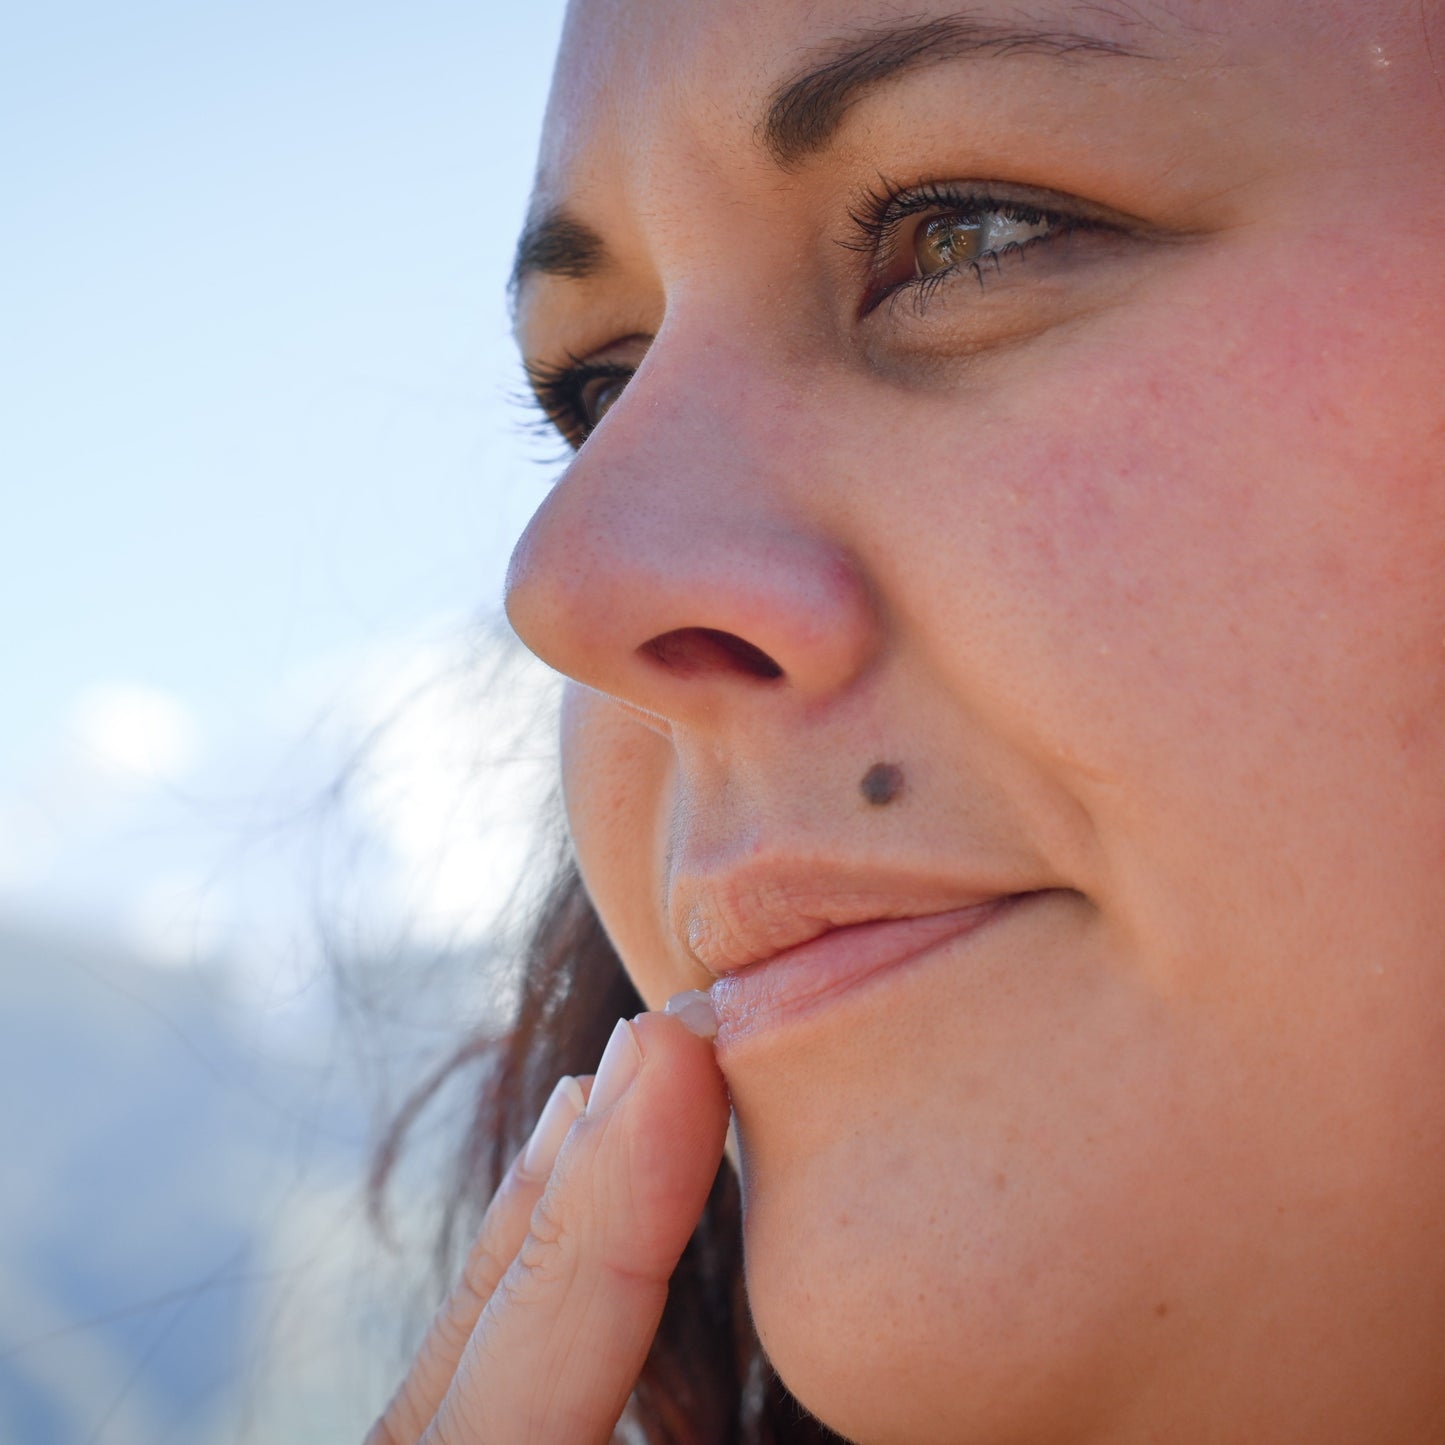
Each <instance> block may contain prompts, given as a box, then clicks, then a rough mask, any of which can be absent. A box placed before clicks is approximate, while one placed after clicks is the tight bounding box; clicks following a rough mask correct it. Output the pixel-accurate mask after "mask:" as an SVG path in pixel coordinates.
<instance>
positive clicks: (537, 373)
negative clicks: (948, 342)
mask: <svg viewBox="0 0 1445 1445" xmlns="http://www.w3.org/2000/svg"><path fill="white" fill-rule="evenodd" d="M523 370H524V371H525V372H526V375H527V385H528V387H529V388H530V389H531V401H532V403H533V404H534V405H535V406H536V407H537V408H539V409H540V410H541V412H542V416H543V419H544V422H545V424H548V425H550V426H552V427H555V428H556V430H557V431H559V432H561V434H562V438H563V440H564V441H566V442H567V444H568V445H569V446H571V447H573V448H574V449H575V448H577V447H580V446H581V445H582V443H583V442H584V441H586V440H587V436H588V433H589V432H590V431H591V430H592V427H591V425H590V424H589V422H588V420H587V407H586V405H585V401H584V398H585V394H586V390H587V387H588V386H589V385H590V384H591V383H592V382H594V381H613V380H616V381H621V382H622V383H623V384H624V385H625V384H626V382H627V380H628V379H629V378H630V377H631V375H632V373H633V371H634V370H635V368H633V367H631V366H626V365H624V364H623V363H622V362H617V361H584V360H583V359H582V358H581V357H578V356H573V355H572V354H571V352H568V353H567V360H566V361H565V362H564V363H563V364H562V365H560V366H551V365H548V364H547V363H546V362H541V361H530V362H527V363H526V364H525V366H524V367H523Z"/></svg>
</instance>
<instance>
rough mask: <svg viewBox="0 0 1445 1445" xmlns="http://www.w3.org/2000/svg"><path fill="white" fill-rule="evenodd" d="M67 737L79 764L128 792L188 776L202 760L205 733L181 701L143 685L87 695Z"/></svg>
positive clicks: (110, 686)
mask: <svg viewBox="0 0 1445 1445" xmlns="http://www.w3.org/2000/svg"><path fill="white" fill-rule="evenodd" d="M65 735H66V738H67V740H68V741H69V743H70V744H71V746H72V747H73V748H74V749H75V753H76V760H77V761H78V762H80V763H81V764H82V765H84V766H86V767H88V768H90V769H93V770H94V771H95V772H97V773H99V774H100V775H101V776H102V777H103V778H105V779H106V780H107V781H110V782H112V783H114V784H117V785H119V786H122V787H150V786H154V785H156V784H162V783H174V782H177V781H179V780H180V779H181V778H183V777H185V776H186V774H187V773H189V772H190V771H191V770H192V769H193V768H194V767H195V765H196V763H197V761H198V760H199V757H200V728H199V727H198V726H197V724H196V719H195V716H194V714H193V713H192V712H191V710H190V709H189V708H188V707H187V706H186V704H185V703H183V702H182V701H181V700H180V698H178V697H175V696H174V695H173V694H171V693H167V692H161V691H159V690H158V689H156V688H153V687H145V686H142V685H141V684H139V683H132V682H119V683H102V684H98V685H96V686H93V687H91V688H88V689H87V690H86V691H85V692H83V693H82V694H81V695H80V696H79V697H78V698H77V699H76V701H75V704H74V706H73V708H72V710H71V715H70V718H69V720H68V724H67V726H66V728H65Z"/></svg>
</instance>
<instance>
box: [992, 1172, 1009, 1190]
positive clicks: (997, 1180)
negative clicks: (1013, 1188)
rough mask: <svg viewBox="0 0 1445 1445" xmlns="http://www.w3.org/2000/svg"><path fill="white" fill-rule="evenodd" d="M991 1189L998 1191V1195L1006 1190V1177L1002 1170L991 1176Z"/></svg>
mask: <svg viewBox="0 0 1445 1445" xmlns="http://www.w3.org/2000/svg"><path fill="white" fill-rule="evenodd" d="M993 1187H994V1188H995V1189H996V1190H998V1192H999V1193H1000V1194H1002V1193H1003V1192H1004V1190H1006V1189H1007V1188H1008V1175H1007V1174H1005V1173H1004V1172H1003V1171H1002V1170H1000V1171H999V1172H998V1173H997V1174H995V1175H994V1176H993Z"/></svg>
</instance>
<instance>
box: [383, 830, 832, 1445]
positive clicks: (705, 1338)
mask: <svg viewBox="0 0 1445 1445" xmlns="http://www.w3.org/2000/svg"><path fill="white" fill-rule="evenodd" d="M522 963H523V976H522V985H521V988H520V990H519V992H518V996H517V1001H516V1006H515V1010H514V1012H513V1014H512V1016H511V1018H510V1019H509V1020H508V1022H507V1024H506V1026H505V1027H504V1028H502V1029H500V1030H497V1031H495V1032H488V1033H486V1034H479V1035H478V1036H476V1037H473V1038H470V1039H467V1040H466V1041H464V1042H463V1043H462V1045H461V1046H460V1047H459V1048H458V1049H457V1050H456V1052H455V1053H454V1054H453V1055H452V1056H451V1057H450V1058H449V1059H448V1060H447V1061H446V1062H445V1063H444V1064H443V1065H442V1067H441V1068H439V1069H438V1070H436V1072H434V1073H433V1074H432V1075H431V1076H430V1077H429V1078H428V1079H427V1080H425V1081H424V1082H423V1083H422V1084H421V1085H420V1086H419V1087H418V1088H417V1089H416V1090H415V1091H414V1092H413V1094H412V1095H411V1097H410V1098H409V1099H408V1100H407V1102H406V1104H405V1105H404V1106H403V1107H402V1109H401V1111H400V1112H399V1114H398V1115H397V1117H396V1118H395V1120H394V1121H393V1122H392V1124H391V1127H390V1128H389V1130H388V1131H387V1133H386V1136H385V1137H384V1139H383V1140H382V1143H381V1145H380V1147H379V1148H378V1150H377V1153H376V1158H375V1162H374V1165H373V1169H372V1174H371V1182H370V1194H371V1202H372V1209H373V1215H374V1216H376V1217H379V1215H380V1208H381V1203H382V1198H383V1195H384V1192H385V1189H386V1185H387V1181H388V1179H389V1177H390V1175H391V1172H392V1169H393V1166H394V1165H395V1164H396V1162H397V1158H398V1156H399V1154H400V1152H401V1150H402V1147H403V1145H404V1143H405V1142H406V1137H407V1135H408V1133H409V1131H410V1129H411V1126H412V1124H413V1123H414V1122H415V1121H416V1119H417V1118H418V1116H419V1115H420V1114H421V1112H422V1111H423V1110H424V1109H425V1107H426V1105H427V1104H428V1103H429V1102H430V1101H431V1100H432V1099H433V1098H434V1097H435V1096H436V1095H437V1093H438V1092H439V1091H440V1090H441V1088H442V1086H443V1085H444V1084H446V1083H447V1082H448V1081H450V1080H451V1079H452V1078H454V1077H455V1076H456V1075H457V1074H458V1073H459V1072H460V1071H462V1070H465V1069H468V1068H475V1069H476V1071H477V1072H478V1075H479V1080H480V1081H479V1083H478V1085H477V1087H476V1090H475V1095H474V1103H473V1107H472V1112H471V1118H470V1122H469V1124H468V1127H467V1130H466V1134H465V1137H464V1139H463V1141H462V1143H461V1147H460V1149H459V1150H458V1152H457V1156H456V1159H455V1163H454V1168H453V1174H452V1178H451V1180H450V1183H449V1185H448V1187H447V1191H446V1197H445V1207H444V1211H443V1216H442V1223H441V1229H440V1232H439V1238H438V1240H437V1251H436V1258H437V1260H438V1263H439V1264H441V1265H443V1266H445V1262H447V1261H449V1260H451V1259H452V1258H453V1257H454V1255H455V1246H456V1244H457V1241H458V1239H459V1238H460V1237H462V1236H463V1235H464V1234H465V1235H469V1234H470V1233H471V1232H472V1231H473V1230H474V1229H475V1226H476V1223H477V1221H478V1219H479V1218H480V1215H481V1213H482V1210H483V1209H484V1207H485V1201H486V1200H487V1199H489V1198H490V1197H491V1194H492V1192H493V1190H494V1189H495V1188H496V1186H497V1183H498V1181H499V1180H500V1179H501V1177H502V1175H503V1173H504V1172H505V1171H506V1169H507V1166H508V1165H509V1164H510V1163H511V1160H512V1158H513V1157H514V1155H515V1154H516V1153H517V1151H518V1150H519V1149H520V1148H521V1147H522V1145H523V1144H524V1143H525V1141H526V1139H527V1136H528V1134H530V1132H531V1129H532V1125H533V1124H534V1123H535V1121H536V1119H537V1116H538V1114H539V1113H540V1112H541V1110H542V1106H543V1105H544V1104H545V1103H546V1101H547V1096H548V1094H549V1093H550V1092H551V1090H552V1086H553V1085H554V1084H555V1083H556V1081H557V1079H558V1078H559V1077H561V1076H562V1075H563V1074H584V1073H590V1072H591V1071H592V1070H593V1069H594V1068H595V1067H596V1065H597V1060H598V1058H599V1056H600V1055H601V1053H602V1049H603V1046H604V1045H605V1044H606V1042H607V1036H608V1034H609V1033H610V1032H611V1030H612V1026H613V1024H614V1023H615V1022H616V1020H617V1019H619V1018H623V1017H628V1016H630V1015H632V1014H635V1013H637V1012H639V1011H640V1010H641V1009H642V1008H643V1006H644V1005H643V1003H642V1000H641V999H640V998H639V997H638V995H637V992H636V990H635V989H634V988H633V987H632V983H631V981H630V980H629V979H628V977H627V974H626V972H625V970H624V969H623V967H622V964H621V961H620V960H619V959H618V957H617V954H616V952H615V950H614V949H613V947H612V944H611V942H610V941H609V939H608V937H607V935H606V933H605V932H604V931H603V928H602V925H601V923H600V922H599V920H598V918H597V914H596V912H595V911H594V909H593V907H592V903H591V900H590V899H589V898H588V897H587V893H586V890H585V889H584V888H583V886H582V881H581V879H580V878H579V877H578V875H577V870H576V866H575V864H574V863H573V861H572V859H571V855H570V852H566V853H564V855H563V856H562V858H561V860H560V861H559V863H558V866H557V870H556V877H555V881H554V882H553V884H552V886H551V888H550V890H549V892H548V893H547V895H546V897H545V900H544V902H543V903H542V905H541V908H540V910H539V912H538V916H537V921H536V923H535V925H534V926H533V928H532V930H531V935H530V938H529V941H528V943H527V946H526V948H525V951H524V957H523V960H522ZM623 1418H624V1421H625V1422H626V1424H627V1427H628V1433H627V1435H626V1437H625V1438H627V1439H629V1440H642V1441H645V1442H646V1445H823V1442H829V1441H837V1440H838V1438H839V1437H838V1436H836V1435H834V1434H833V1433H832V1432H831V1431H829V1430H827V1429H826V1428H824V1427H823V1426H822V1425H820V1424H819V1423H818V1422H817V1421H816V1420H814V1419H813V1418H812V1416H810V1415H808V1414H807V1413H806V1412H805V1411H804V1410H803V1408H802V1407H801V1406H800V1405H799V1404H798V1403H797V1401H795V1400H794V1399H793V1398H792V1396H791V1395H789V1394H788V1392H787V1390H786V1389H785V1388H784V1386H783V1385H782V1382H781V1381H780V1380H779V1379H778V1378H777V1376H776V1375H775V1374H773V1372H772V1370H771V1369H770V1368H769V1367H768V1365H767V1362H766V1361H765V1359H764V1358H763V1355H762V1350H761V1348H760V1346H759V1344H758V1341H757V1336H756V1335H755V1334H754V1332H753V1328H752V1322H751V1320H750V1318H749V1315H748V1310H747V1302H746V1299H745V1297H744V1294H743V1277H742V1232H741V1204H740V1199H739V1192H738V1184H737V1179H736V1176H735V1175H734V1173H733V1170H732V1167H731V1165H729V1164H727V1163H726V1162H725V1163H724V1164H723V1166H722V1168H721V1169H720V1170H719V1171H718V1176H717V1178H716V1180H714V1182H713V1187H712V1192H711V1194H710V1196H709V1198H708V1202H707V1207H706V1209H705V1210H704V1211H703V1216H702V1220H701V1222H700V1223H699V1225H698V1227H697V1230H696V1232H695V1233H694V1234H693V1237H692V1239H691V1241H690V1242H689V1244H688V1246H687V1249H686V1250H685V1251H684V1253H683V1256H682V1260H681V1262H680V1263H679V1264H678V1267H677V1271H676V1273H675V1274H674V1275H673V1279H672V1285H671V1288H670V1291H669V1294H668V1300H667V1307H666V1309H665V1311H664V1312H663V1317H662V1323H661V1326H660V1327H659V1329H658V1332H657V1337H656V1339H655V1340H654V1342H653V1346H652V1352H651V1354H650V1355H649V1356H648V1359H647V1364H646V1366H645V1367H644V1369H643V1372H642V1376H641V1378H640V1379H639V1380H638V1382H637V1388H636V1390H635V1392H634V1394H633V1398H632V1401H631V1403H630V1405H629V1407H628V1411H627V1413H626V1415H625V1416H624V1417H623ZM618 1438H619V1439H622V1438H624V1437H623V1436H621V1435H619V1436H618Z"/></svg>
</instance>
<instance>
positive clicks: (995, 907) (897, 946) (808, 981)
mask: <svg viewBox="0 0 1445 1445" xmlns="http://www.w3.org/2000/svg"><path fill="white" fill-rule="evenodd" d="M1036 896H1037V894H1036V893H1009V894H1002V895H998V896H995V897H992V898H989V899H987V900H985V901H983V902H979V903H972V904H969V905H968V906H966V907H963V908H952V909H948V910H946V911H943V912H938V913H925V914H921V915H917V916H914V917H909V918H897V917H893V918H878V919H873V920H870V921H868V922H862V923H853V924H848V925H845V926H843V927H839V928H830V929H828V930H827V931H825V932H823V933H820V934H818V935H817V936H815V937H813V938H810V939H808V940H807V941H806V942H803V943H799V944H797V945H795V946H794V947H792V948H786V949H783V950H782V951H781V952H778V953H775V954H773V955H772V956H771V957H768V958H763V959H760V960H758V961H756V962H753V963H749V964H746V965H744V966H742V967H740V968H735V969H731V970H730V971H728V972H726V973H724V974H723V975H722V977H720V978H719V979H718V980H717V982H716V983H714V984H713V986H712V988H711V990H710V995H711V998H712V1004H713V1009H714V1011H715V1012H716V1014H717V1019H718V1040H717V1041H718V1046H719V1047H720V1048H721V1047H726V1046H728V1045H730V1044H735V1043H737V1042H740V1041H741V1040H742V1039H743V1038H745V1037H750V1036H751V1035H753V1034H755V1033H757V1032H759V1031H761V1030H763V1029H769V1030H771V1029H772V1028H775V1027H777V1026H779V1025H782V1024H784V1023H788V1022H793V1021H796V1020H799V1019H802V1018H804V1017H807V1016H809V1015H811V1014H814V1013H816V1012H818V1011H820V1010H821V1009H824V1008H826V1007H827V1006H828V1005H829V1004H830V1003H831V1002H832V1001H833V1000H834V999H835V998H837V997H838V996H839V995H842V994H845V993H851V992H852V991H853V990H854V989H857V988H859V987H862V986H866V985H868V984H869V983H871V982H872V981H873V980H874V979H875V978H876V977H877V976H878V975H880V974H883V973H887V972H890V971H893V970H896V969H901V968H907V967H909V966H910V965H913V964H916V963H919V962H921V961H922V960H923V959H924V958H926V957H927V956H928V955H930V954H932V953H933V952H935V951H936V950H938V949H940V948H943V947H944V946H946V945H948V944H951V943H956V942H959V941H961V940H963V939H966V938H968V937H970V936H971V935H973V934H976V933H978V932H979V931H980V930H982V929H985V928H987V927H988V926H989V925H990V924H991V923H993V922H994V921H995V920H997V919H999V918H1000V917H1001V916H1002V915H1004V914H1005V913H1007V912H1009V911H1011V910H1012V909H1013V908H1014V907H1015V906H1016V905H1018V904H1019V903H1021V902H1023V901H1024V900H1025V899H1027V898H1031V897H1036Z"/></svg>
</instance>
